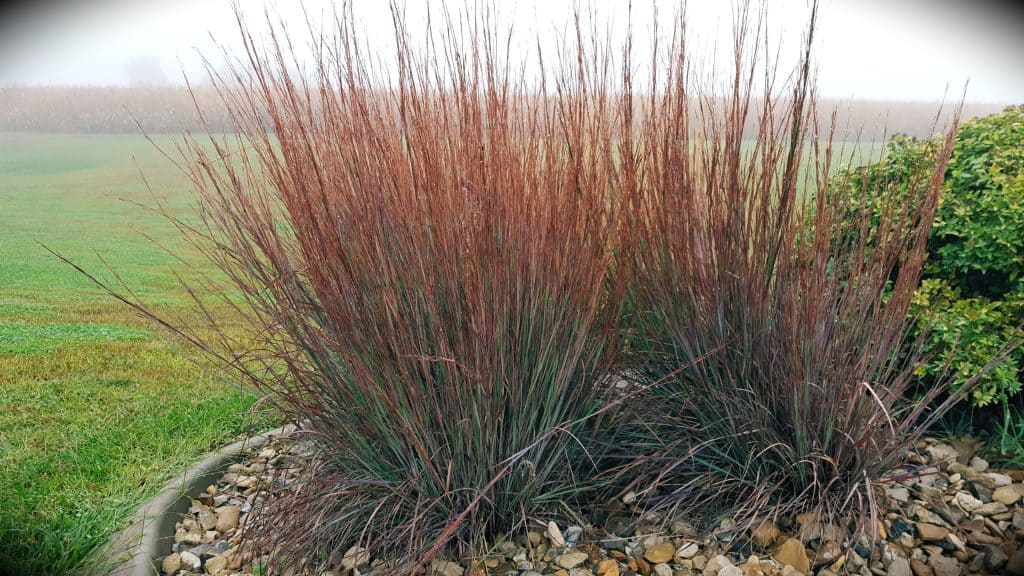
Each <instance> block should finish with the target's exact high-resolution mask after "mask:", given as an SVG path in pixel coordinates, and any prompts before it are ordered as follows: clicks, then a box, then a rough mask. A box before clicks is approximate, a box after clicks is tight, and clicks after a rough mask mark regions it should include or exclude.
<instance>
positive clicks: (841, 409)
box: [616, 13, 959, 529]
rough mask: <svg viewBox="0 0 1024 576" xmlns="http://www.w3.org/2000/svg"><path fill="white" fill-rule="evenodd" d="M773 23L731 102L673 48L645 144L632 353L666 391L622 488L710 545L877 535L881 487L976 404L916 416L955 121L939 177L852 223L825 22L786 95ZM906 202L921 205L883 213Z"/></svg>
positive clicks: (741, 71)
mask: <svg viewBox="0 0 1024 576" xmlns="http://www.w3.org/2000/svg"><path fill="white" fill-rule="evenodd" d="M761 16H763V14H762V15H760V16H758V15H756V14H753V13H751V14H749V15H745V16H744V17H743V18H741V19H740V20H738V23H737V25H736V26H735V34H734V37H735V46H736V51H735V52H736V58H735V61H734V74H733V76H732V77H731V79H730V81H729V82H727V83H725V84H724V88H723V93H722V94H721V95H720V96H718V97H716V98H711V97H709V94H708V91H707V90H706V89H703V88H702V86H704V84H701V83H700V82H696V81H694V79H693V75H692V74H691V73H690V71H691V66H690V65H689V60H688V59H687V55H686V53H685V50H684V49H683V46H682V43H678V44H675V45H673V46H672V47H671V48H670V49H669V52H670V54H671V59H670V61H671V62H672V65H671V66H666V67H665V68H664V69H663V73H664V75H665V77H664V78H663V79H660V80H659V82H661V83H662V84H663V85H664V86H665V87H666V88H665V90H661V91H655V90H651V91H650V92H651V94H652V95H651V96H650V99H649V101H648V102H647V105H646V109H647V116H646V117H645V121H644V122H643V123H642V125H641V126H640V127H639V129H638V134H637V135H636V136H635V140H636V142H637V145H636V151H635V153H634V156H633V158H631V159H630V163H631V165H633V166H635V168H634V169H635V172H636V176H635V180H636V181H637V182H642V183H643V186H642V190H641V192H640V193H639V194H638V195H637V196H636V203H635V205H634V207H635V208H634V212H633V213H634V214H635V226H636V234H637V236H638V237H639V240H638V241H637V242H636V243H635V244H634V245H633V246H635V248H636V250H635V252H634V270H635V276H636V277H635V279H634V281H633V282H632V286H633V288H634V291H633V294H632V297H631V298H630V300H631V301H633V302H634V303H635V315H634V318H633V324H632V326H633V328H634V332H633V334H632V336H631V339H630V344H631V347H632V348H633V349H634V351H636V352H637V354H638V358H640V360H639V361H638V368H637V374H638V376H639V383H638V385H640V386H641V387H642V388H643V389H644V390H646V391H645V393H644V398H643V399H642V400H640V401H637V402H635V403H632V404H631V405H630V412H631V414H632V416H631V418H632V419H633V420H634V422H633V423H632V425H633V426H632V428H630V431H629V432H624V433H623V437H622V439H621V440H620V445H619V448H618V450H619V451H620V455H621V460H620V468H619V469H618V471H617V473H616V474H617V475H618V477H620V478H624V479H625V481H626V483H627V488H626V489H627V490H633V491H636V492H637V493H638V494H639V496H640V498H641V499H642V502H643V503H644V505H645V506H646V507H648V508H649V509H652V510H660V511H662V512H666V511H667V512H671V513H675V515H676V517H678V514H683V515H684V516H683V517H689V518H700V519H703V520H705V521H706V522H707V523H706V524H705V527H706V528H716V527H717V521H718V520H720V519H721V518H723V517H732V518H734V519H735V520H736V521H737V522H738V528H740V529H742V528H743V527H744V526H747V525H750V524H752V523H755V522H757V521H758V520H759V519H779V518H785V519H789V518H792V516H793V515H795V514H798V513H803V512H815V513H818V514H821V515H822V516H823V517H825V518H828V519H830V520H834V521H836V522H837V523H841V522H840V520H841V519H844V518H847V517H853V518H857V519H858V520H859V521H860V528H867V529H873V527H874V526H875V525H876V523H875V522H871V521H870V520H872V519H874V518H875V516H874V515H875V514H876V512H877V505H876V504H877V503H876V501H875V491H876V489H877V487H878V486H879V485H880V483H882V482H884V481H885V477H886V475H887V474H888V473H890V472H891V471H893V470H894V469H895V468H896V467H897V465H898V464H899V463H900V455H901V454H902V453H903V452H904V451H905V450H907V449H909V448H912V444H913V441H914V440H915V439H917V438H918V437H919V435H920V434H921V433H922V432H924V431H925V430H927V427H928V425H929V423H931V422H934V420H935V419H936V418H938V417H939V416H941V414H942V413H943V412H944V411H945V410H947V409H948V408H949V407H950V406H952V405H953V403H954V402H956V401H957V400H958V399H959V395H954V396H953V397H950V398H948V399H946V400H945V401H944V402H942V403H941V404H939V405H938V406H937V407H933V406H932V405H931V401H932V400H934V399H935V398H936V397H937V395H939V394H940V392H942V391H943V385H942V384H941V383H939V384H937V385H935V386H934V387H931V388H929V389H928V390H927V391H926V392H925V393H924V397H923V398H921V399H920V401H919V402H917V403H914V402H911V401H909V399H908V398H907V396H908V394H907V392H908V391H909V390H910V388H911V385H912V384H913V383H914V382H915V374H914V371H915V369H916V368H918V367H919V366H920V365H921V363H922V355H921V345H922V341H921V340H920V339H919V338H914V337H912V334H914V332H913V330H912V323H913V319H912V318H909V317H908V309H909V307H910V304H911V299H912V297H913V295H914V292H915V290H916V288H917V286H918V283H919V278H920V275H921V269H922V264H923V262H924V260H925V257H926V252H925V243H926V240H927V237H928V232H929V230H930V228H931V225H932V221H933V218H934V215H935V211H936V207H937V204H938V201H939V195H940V185H941V183H942V178H943V173H944V171H945V166H946V163H947V161H948V159H949V156H950V150H951V146H952V142H953V135H954V131H955V120H954V128H951V129H950V130H949V131H948V132H947V134H946V136H945V138H944V139H943V141H942V145H941V146H940V147H939V149H938V150H937V153H936V162H935V163H934V165H933V166H932V169H931V170H929V171H927V172H924V173H921V174H919V175H918V176H917V177H916V178H914V179H912V180H910V181H906V182H899V183H896V182H885V181H878V182H875V183H874V185H872V186H868V185H865V186H863V187H861V188H860V189H859V190H858V191H857V194H856V195H855V196H856V203H857V205H858V206H857V207H856V208H855V209H852V210H851V209H850V206H849V204H848V202H849V196H846V195H845V194H836V193H832V192H831V189H830V187H829V183H830V174H832V173H833V172H834V170H833V169H832V168H833V165H834V163H838V162H840V161H843V160H845V159H846V158H847V156H846V155H847V154H850V151H849V150H848V149H847V150H843V149H842V147H840V146H837V145H833V139H834V135H835V133H836V131H837V130H838V129H841V128H843V127H841V126H836V125H835V124H834V123H833V124H831V125H821V124H819V123H817V122H815V121H814V118H815V117H816V110H815V108H816V104H815V93H814V83H813V72H812V69H813V62H812V59H811V45H812V43H813V33H814V17H813V16H812V18H811V25H810V26H809V28H808V29H807V31H806V33H805V35H804V44H803V49H802V55H801V57H800V58H799V62H798V64H797V66H796V67H795V69H794V72H793V73H792V74H790V75H788V76H785V77H783V76H782V75H780V74H776V73H775V72H774V71H775V70H776V68H777V65H776V63H775V62H773V61H768V62H767V64H766V63H765V62H764V61H763V58H762V57H763V56H764V54H763V52H758V48H757V47H759V46H763V45H765V38H764V35H763V33H762V31H761V30H762V26H763V21H762V20H761ZM954 116H956V115H955V114H954ZM844 184H845V183H844ZM897 184H898V185H902V186H905V189H904V191H903V195H902V198H903V200H904V201H902V202H888V203H885V202H880V201H879V199H880V198H887V197H888V198H891V197H892V195H891V193H890V192H889V191H887V189H886V188H887V187H888V186H890V185H897ZM698 360H699V361H698ZM940 380H941V379H940ZM672 516H673V514H667V515H666V517H672Z"/></svg>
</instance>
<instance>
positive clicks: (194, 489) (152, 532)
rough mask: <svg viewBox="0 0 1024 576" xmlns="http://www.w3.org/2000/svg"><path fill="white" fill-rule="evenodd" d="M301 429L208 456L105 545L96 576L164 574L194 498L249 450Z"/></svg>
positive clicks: (286, 429) (239, 443) (285, 428)
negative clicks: (176, 531)
mask: <svg viewBox="0 0 1024 576" xmlns="http://www.w3.org/2000/svg"><path fill="white" fill-rule="evenodd" d="M294 430H295V427H294V426H293V425H287V426H282V427H280V428H276V429H274V430H269V431H267V432H264V433H262V434H259V435H256V436H251V437H248V438H244V439H242V440H239V441H237V442H234V443H232V444H229V445H227V446H224V447H223V448H220V449H218V450H216V451H214V452H211V453H208V454H207V455H206V456H205V457H203V459H202V460H200V461H199V462H198V463H197V464H195V465H194V466H192V467H190V468H189V469H188V470H185V471H184V472H182V473H181V474H179V475H177V476H175V477H174V478H172V479H171V480H170V481H168V482H167V483H166V484H164V486H163V488H161V489H160V492H159V493H157V495H156V496H154V497H153V498H151V499H150V500H148V501H146V502H145V503H144V504H143V505H142V506H140V507H139V509H138V510H137V511H136V512H135V513H134V514H132V516H131V517H130V518H129V519H128V523H127V525H126V526H125V528H124V529H122V530H121V531H120V532H119V533H118V534H116V535H115V536H114V537H113V538H112V539H111V541H110V542H109V543H108V544H107V545H106V546H104V548H103V550H102V552H101V554H100V555H99V561H98V563H97V566H96V567H95V568H94V569H93V570H92V571H90V572H89V574H91V575H96V576H99V575H104V576H154V575H159V574H160V573H161V572H160V565H159V559H160V558H162V557H163V556H166V555H167V554H168V553H169V552H170V549H171V545H172V544H173V542H174V529H175V527H174V525H175V523H176V522H177V521H178V520H180V518H181V514H183V513H184V512H185V511H186V510H188V507H189V504H190V502H191V499H192V498H193V497H195V496H197V495H199V493H200V492H202V491H203V490H204V489H205V488H206V486H207V485H209V484H212V483H214V482H216V480H217V478H219V477H220V476H221V475H222V474H223V473H224V471H225V470H226V469H227V467H228V466H230V465H231V464H234V463H236V462H238V461H240V460H241V459H242V454H243V452H245V451H246V450H251V449H253V448H258V447H260V446H262V445H263V444H265V443H266V442H267V440H269V439H270V438H271V437H277V436H283V435H285V434H289V433H291V432H292V431H294Z"/></svg>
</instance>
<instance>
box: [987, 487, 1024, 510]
mask: <svg viewBox="0 0 1024 576" xmlns="http://www.w3.org/2000/svg"><path fill="white" fill-rule="evenodd" d="M1022 495H1024V484H1007V485H1006V486H1000V487H999V488H996V489H995V491H993V492H992V500H993V501H995V502H1002V503H1003V504H1006V505H1007V506H1010V505H1011V504H1014V503H1016V502H1017V501H1018V500H1020V498H1021V496H1022Z"/></svg>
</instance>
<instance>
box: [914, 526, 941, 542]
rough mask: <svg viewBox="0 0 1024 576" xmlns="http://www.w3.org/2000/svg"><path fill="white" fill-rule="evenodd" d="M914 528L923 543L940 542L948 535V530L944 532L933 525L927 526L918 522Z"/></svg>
mask: <svg viewBox="0 0 1024 576" xmlns="http://www.w3.org/2000/svg"><path fill="white" fill-rule="evenodd" d="M916 526H917V535H918V536H920V537H921V540H924V541H925V542H941V541H943V540H945V539H946V535H947V534H949V530H946V529H945V528H943V527H942V526H936V525H935V524H929V523H927V522H918V523H917V524H916Z"/></svg>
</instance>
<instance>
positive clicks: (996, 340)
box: [911, 278, 1024, 406]
mask: <svg viewBox="0 0 1024 576" xmlns="http://www.w3.org/2000/svg"><path fill="white" fill-rule="evenodd" d="M911 310H912V313H913V314H916V315H919V318H918V322H919V323H920V324H921V325H922V326H924V327H926V328H927V330H928V341H927V345H926V348H925V349H926V351H927V353H928V355H929V356H930V361H929V362H928V363H927V364H926V365H924V366H922V367H921V368H920V369H919V371H918V374H919V376H928V377H935V375H938V374H943V373H944V372H946V371H947V370H948V371H949V379H950V387H951V389H952V390H953V391H956V390H957V389H958V388H959V387H960V386H962V385H963V384H964V383H965V382H967V381H969V380H971V379H972V378H973V377H974V376H975V375H976V374H978V373H979V372H981V371H982V370H983V368H984V367H985V366H986V365H988V363H989V362H991V361H992V359H993V358H997V357H1000V356H1001V355H1002V354H1003V352H1004V350H1005V348H1006V346H1007V343H1011V342H1014V341H1015V340H1019V339H1020V338H1021V336H1022V335H1024V334H1022V332H1021V320H1022V318H1024V296H1022V295H1009V296H1008V297H1007V298H1006V299H1004V300H988V299H987V298H964V297H963V296H962V294H961V293H960V290H958V289H956V288H953V287H952V286H950V285H949V283H948V282H946V281H945V280H940V279H935V278H932V279H928V280H925V281H924V282H922V283H921V288H920V289H919V290H918V291H917V294H916V295H915V296H914V306H913V307H912V309H911ZM1022 359H1024V358H1022V355H1021V353H1020V352H1019V351H1017V352H1015V353H1012V354H1009V355H1006V356H1005V357H1002V358H1000V359H999V360H998V361H997V363H996V364H995V365H994V366H993V367H991V369H990V370H989V371H987V372H986V373H985V374H984V375H983V376H981V377H980V379H979V380H978V384H977V387H976V388H974V390H973V392H972V397H973V399H974V404H975V405H976V406H986V405H988V404H992V403H993V402H1000V403H1005V402H1007V401H1009V399H1010V398H1011V397H1013V396H1015V395H1016V394H1018V393H1020V391H1021V382H1020V369H1021V365H1022Z"/></svg>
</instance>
